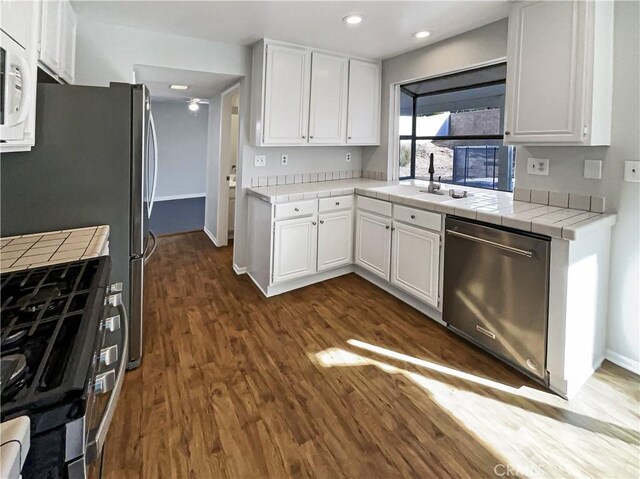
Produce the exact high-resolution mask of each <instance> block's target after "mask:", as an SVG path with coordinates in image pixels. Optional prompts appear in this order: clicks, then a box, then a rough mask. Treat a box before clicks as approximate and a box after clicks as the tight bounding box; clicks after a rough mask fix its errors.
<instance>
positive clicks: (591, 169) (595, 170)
mask: <svg viewBox="0 0 640 479" xmlns="http://www.w3.org/2000/svg"><path fill="white" fill-rule="evenodd" d="M584 177H585V178H587V179H590V180H600V179H602V161H601V160H584Z"/></svg>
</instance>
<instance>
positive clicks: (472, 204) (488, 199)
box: [248, 178, 616, 240]
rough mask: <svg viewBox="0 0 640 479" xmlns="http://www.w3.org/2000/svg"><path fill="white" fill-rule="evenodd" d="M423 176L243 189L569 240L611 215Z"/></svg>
mask: <svg viewBox="0 0 640 479" xmlns="http://www.w3.org/2000/svg"><path fill="white" fill-rule="evenodd" d="M426 188H427V182H425V181H416V180H411V181H402V182H397V181H395V182H391V181H390V182H387V181H378V180H371V179H366V178H353V179H346V180H336V181H322V182H314V183H298V184H289V185H279V186H264V187H251V188H248V192H249V194H251V195H253V196H257V197H259V198H261V199H262V200H264V201H267V202H269V203H283V202H287V201H297V200H303V199H312V198H323V197H328V196H340V195H349V194H354V193H355V194H358V195H362V196H368V197H371V198H377V199H380V200H385V201H391V202H394V203H399V204H403V205H407V206H412V207H414V208H421V209H424V210H430V211H435V212H437V213H443V214H449V215H456V216H461V217H463V218H469V219H473V220H478V221H483V222H485V223H491V224H495V225H501V226H506V227H510V228H515V229H519V230H522V231H529V232H533V233H539V234H543V235H547V236H551V237H555V238H563V239H567V240H575V239H576V238H577V237H578V235H580V234H583V233H587V232H588V230H589V229H590V228H592V227H603V226H608V227H611V226H613V225H614V224H615V222H616V215H614V214H603V213H595V212H591V211H585V210H579V209H571V208H565V207H560V206H549V205H543V204H538V203H529V202H526V201H517V200H514V199H513V193H509V192H504V191H494V190H486V189H481V188H471V187H459V186H455V185H448V184H444V183H443V184H442V190H443V192H444V195H434V194H431V193H425V192H424V191H422V190H425V189H426ZM450 189H454V190H455V191H462V190H465V191H467V192H468V196H467V197H466V198H459V199H456V198H452V197H451V196H449V190H450Z"/></svg>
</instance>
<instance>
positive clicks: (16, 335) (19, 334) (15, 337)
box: [2, 329, 27, 347]
mask: <svg viewBox="0 0 640 479" xmlns="http://www.w3.org/2000/svg"><path fill="white" fill-rule="evenodd" d="M25 334H27V330H26V329H22V330H20V331H15V332H12V333H11V334H9V336H7V337H6V338H5V340H4V341H2V346H4V347H6V346H10V345H11V344H13V343H15V342H16V341H20V340H21V339H22V338H23V337H24V335H25Z"/></svg>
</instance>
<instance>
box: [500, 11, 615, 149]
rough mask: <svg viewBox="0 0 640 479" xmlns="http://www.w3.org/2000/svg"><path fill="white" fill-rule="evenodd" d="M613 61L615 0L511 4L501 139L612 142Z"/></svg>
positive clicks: (548, 142) (515, 141) (513, 141)
mask: <svg viewBox="0 0 640 479" xmlns="http://www.w3.org/2000/svg"><path fill="white" fill-rule="evenodd" d="M612 62H613V2H604V1H594V0H588V1H582V0H574V1H563V2H546V1H542V2H528V3H517V4H514V6H513V7H512V10H511V13H510V16H509V38H508V53H507V64H508V66H509V67H508V69H507V89H506V111H505V136H504V141H505V144H512V145H518V144H523V145H526V144H531V145H536V144H538V145H609V144H610V142H611V102H612V91H613V88H612V84H613V63H612Z"/></svg>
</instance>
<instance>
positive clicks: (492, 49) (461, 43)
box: [363, 19, 508, 177]
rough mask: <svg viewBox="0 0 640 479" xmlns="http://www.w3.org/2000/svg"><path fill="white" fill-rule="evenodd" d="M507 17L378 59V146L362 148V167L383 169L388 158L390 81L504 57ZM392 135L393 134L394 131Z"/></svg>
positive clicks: (386, 164) (434, 73)
mask: <svg viewBox="0 0 640 479" xmlns="http://www.w3.org/2000/svg"><path fill="white" fill-rule="evenodd" d="M507 26H508V22H507V20H506V19H505V20H500V21H499V22H495V23H491V24H489V25H486V26H484V27H481V28H477V29H475V30H471V31H469V32H466V33H463V34H462V35H458V36H456V37H453V38H449V39H447V40H444V41H442V42H438V43H435V44H433V45H429V46H427V47H424V48H420V49H418V50H414V51H412V52H408V53H405V54H403V55H398V56H396V57H393V58H389V59H387V60H385V61H383V62H382V105H381V123H380V146H379V147H366V148H364V154H363V169H365V170H369V171H387V172H388V175H389V177H390V175H391V169H390V168H389V166H390V165H389V161H390V158H392V155H391V154H390V151H389V141H388V139H389V101H390V93H391V91H392V89H393V84H394V83H398V82H408V81H411V80H419V79H422V78H425V77H431V76H437V75H441V74H445V73H449V72H452V71H455V70H460V69H464V68H469V67H471V66H473V65H479V64H482V63H486V62H491V61H495V60H498V59H502V58H505V57H506V56H507ZM394 134H395V133H394Z"/></svg>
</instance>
